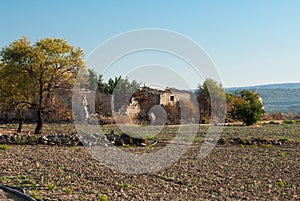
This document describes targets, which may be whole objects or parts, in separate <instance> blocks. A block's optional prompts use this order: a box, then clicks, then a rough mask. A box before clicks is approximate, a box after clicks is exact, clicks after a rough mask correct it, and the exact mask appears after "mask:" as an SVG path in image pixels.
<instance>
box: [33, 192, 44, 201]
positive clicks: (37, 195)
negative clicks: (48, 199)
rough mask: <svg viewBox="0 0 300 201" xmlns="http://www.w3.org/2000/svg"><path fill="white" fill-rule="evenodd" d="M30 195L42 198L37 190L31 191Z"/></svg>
mask: <svg viewBox="0 0 300 201" xmlns="http://www.w3.org/2000/svg"><path fill="white" fill-rule="evenodd" d="M31 197H32V198H33V199H36V200H42V197H41V194H40V193H39V192H38V191H37V190H33V191H31Z"/></svg>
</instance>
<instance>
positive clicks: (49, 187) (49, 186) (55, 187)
mask: <svg viewBox="0 0 300 201" xmlns="http://www.w3.org/2000/svg"><path fill="white" fill-rule="evenodd" d="M47 189H48V190H50V191H54V190H56V189H57V186H56V185H55V184H47Z"/></svg>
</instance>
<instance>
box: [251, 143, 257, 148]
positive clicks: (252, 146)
mask: <svg viewBox="0 0 300 201" xmlns="http://www.w3.org/2000/svg"><path fill="white" fill-rule="evenodd" d="M257 147H258V146H257V144H253V145H250V148H254V149H255V148H257Z"/></svg>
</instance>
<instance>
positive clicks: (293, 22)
mask: <svg viewBox="0 0 300 201" xmlns="http://www.w3.org/2000/svg"><path fill="white" fill-rule="evenodd" d="M299 10H300V1H298V0H294V1H292V0H287V1H279V0H269V1H268V0H265V1H261V0H253V1H250V0H248V1H238V0H236V1H231V0H228V1H214V0H212V1H201V0H195V1H176V0H172V1H171V0H170V1H159V0H157V1H156V0H151V1H146V0H139V1H138V0H118V1H104V0H102V1H99V0H98V1H96V0H95V1H57V0H49V1H47V0H41V1H38V0H29V1H22V0H19V1H16V0H2V1H1V2H0V17H1V19H2V20H1V25H0V26H1V29H0V34H1V38H0V47H4V46H6V45H8V44H9V43H11V42H12V41H13V40H15V39H18V38H20V37H22V36H27V37H28V38H29V39H30V40H31V41H35V40H36V39H41V38H44V37H60V38H64V39H66V40H68V41H69V43H70V44H72V45H74V46H80V47H81V48H82V49H83V50H84V52H85V54H86V55H88V54H89V53H90V52H91V51H92V50H93V49H94V48H96V47H97V46H98V45H99V44H101V43H102V42H103V41H105V40H107V39H109V38H110V37H113V36H115V35H117V34H120V33H122V32H126V31H130V30H133V29H142V28H162V29H169V30H172V31H176V32H179V33H181V34H184V35H186V36H187V37H189V38H191V39H192V40H194V41H195V42H197V43H198V44H199V45H200V46H201V47H202V48H203V49H204V50H205V51H206V52H207V53H208V54H209V56H210V57H211V58H212V60H213V61H214V63H215V64H216V67H217V70H218V72H219V74H220V77H221V79H222V82H223V85H224V86H225V87H231V86H246V85H258V84H267V83H285V82H300V12H299ZM179 73H180V72H179Z"/></svg>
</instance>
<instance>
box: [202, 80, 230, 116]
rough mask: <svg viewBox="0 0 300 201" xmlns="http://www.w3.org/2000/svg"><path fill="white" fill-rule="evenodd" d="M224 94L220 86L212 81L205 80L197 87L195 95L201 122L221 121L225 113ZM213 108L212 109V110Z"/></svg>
mask: <svg viewBox="0 0 300 201" xmlns="http://www.w3.org/2000/svg"><path fill="white" fill-rule="evenodd" d="M225 94H226V92H225V90H224V88H223V86H222V85H221V84H218V82H217V81H215V80H213V79H206V80H205V81H204V82H203V84H200V85H199V86H198V89H197V90H196V95H197V99H198V103H199V112H200V119H201V121H202V122H209V120H211V118H214V119H213V120H216V121H217V122H218V121H221V120H222V119H223V118H225V113H226V109H225V108H226V95H225ZM212 106H214V108H212ZM212 109H214V111H213V112H214V113H213V115H214V116H213V117H212Z"/></svg>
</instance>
